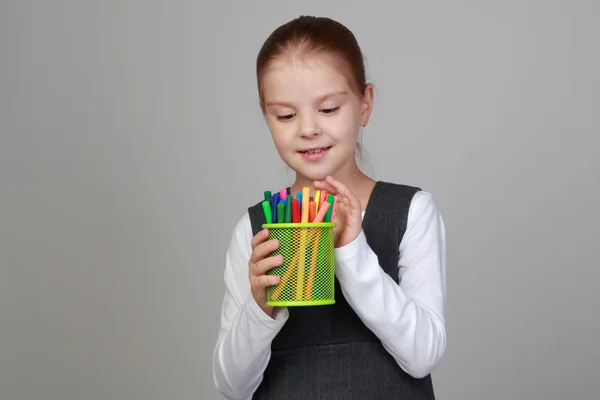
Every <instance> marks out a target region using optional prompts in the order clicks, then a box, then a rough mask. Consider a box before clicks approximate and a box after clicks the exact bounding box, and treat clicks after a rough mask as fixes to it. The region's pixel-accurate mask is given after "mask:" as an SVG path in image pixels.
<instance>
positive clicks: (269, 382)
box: [213, 181, 446, 400]
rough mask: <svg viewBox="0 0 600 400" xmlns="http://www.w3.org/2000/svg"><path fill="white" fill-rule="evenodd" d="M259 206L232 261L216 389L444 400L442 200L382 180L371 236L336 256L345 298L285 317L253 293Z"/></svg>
mask: <svg viewBox="0 0 600 400" xmlns="http://www.w3.org/2000/svg"><path fill="white" fill-rule="evenodd" d="M264 222H265V219H264V214H263V213H262V207H261V204H260V203H258V204H256V205H254V206H252V207H250V208H249V209H248V213H247V214H246V215H245V216H244V217H243V218H242V219H241V220H240V221H239V222H238V224H237V226H236V228H235V230H234V234H233V235H232V240H231V243H230V246H229V249H228V252H227V257H226V268H225V281H226V284H227V290H226V294H225V298H224V301H223V306H222V313H221V327H220V329H219V333H218V339H217V346H216V347H215V352H214V358H213V366H214V381H215V385H216V386H217V388H218V389H219V391H220V392H221V393H222V394H224V395H225V396H226V397H228V398H232V399H280V400H295V399H302V400H311V399H327V400H336V399H344V400H348V399H361V400H370V399H385V400H388V399H407V400H417V399H419V400H421V399H423V400H433V399H434V398H435V395H434V391H433V384H432V378H431V371H432V370H433V368H434V366H435V365H436V363H437V362H438V360H439V359H440V358H441V356H442V355H443V353H444V351H445V347H446V333H445V280H446V276H445V274H446V273H445V252H446V248H445V227H444V223H443V220H442V217H441V215H440V214H439V212H438V210H437V208H436V206H435V203H434V202H433V199H432V196H431V195H430V194H429V193H427V192H424V191H422V190H420V189H419V188H416V187H411V186H405V185H398V184H393V183H388V182H382V181H378V182H376V184H375V187H374V189H373V192H372V194H371V197H370V199H369V202H368V205H367V209H366V211H365V212H364V213H363V231H362V232H361V234H360V235H359V237H358V238H356V239H355V240H354V241H353V242H351V243H349V244H347V245H346V246H343V247H341V248H337V249H335V263H336V265H335V268H336V279H335V294H336V296H335V300H336V303H335V304H333V305H327V306H313V307H287V308H276V309H275V310H276V313H275V315H274V316H273V318H270V317H269V316H267V315H266V314H264V312H263V311H262V310H261V309H260V308H259V307H258V305H257V304H256V302H255V301H254V299H253V298H252V296H251V294H250V284H249V280H248V259H249V257H250V254H251V252H252V249H251V247H250V240H251V239H252V237H253V236H254V235H255V234H256V233H257V232H258V231H260V230H261V229H262V224H263V223H264Z"/></svg>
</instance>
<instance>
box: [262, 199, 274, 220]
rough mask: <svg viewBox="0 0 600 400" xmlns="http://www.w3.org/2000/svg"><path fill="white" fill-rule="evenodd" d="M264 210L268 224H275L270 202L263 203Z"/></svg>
mask: <svg viewBox="0 0 600 400" xmlns="http://www.w3.org/2000/svg"><path fill="white" fill-rule="evenodd" d="M262 208H263V211H264V213H265V219H266V220H267V224H271V223H272V222H273V217H272V214H271V202H270V201H268V200H264V201H263V202H262Z"/></svg>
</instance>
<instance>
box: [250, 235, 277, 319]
mask: <svg viewBox="0 0 600 400" xmlns="http://www.w3.org/2000/svg"><path fill="white" fill-rule="evenodd" d="M268 238H269V231H268V230H267V229H263V230H262V231H260V232H258V233H257V234H256V235H255V236H254V237H253V238H252V242H251V243H252V254H251V255H250V260H249V261H248V269H249V271H250V290H251V291H252V297H253V298H254V301H256V304H258V306H259V307H260V308H261V310H263V311H264V313H265V314H267V315H268V316H269V317H271V318H272V317H273V309H274V307H272V306H268V305H267V287H269V286H273V285H277V284H278V283H279V280H280V277H279V276H271V275H266V272H267V271H268V270H270V269H272V268H274V267H277V266H279V265H281V264H282V263H283V256H282V255H277V256H271V257H267V256H268V254H269V253H270V252H272V251H273V250H275V249H277V248H278V247H279V242H278V241H277V240H275V239H273V240H269V241H267V239H268Z"/></svg>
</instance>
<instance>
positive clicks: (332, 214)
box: [329, 196, 338, 222]
mask: <svg viewBox="0 0 600 400" xmlns="http://www.w3.org/2000/svg"><path fill="white" fill-rule="evenodd" d="M337 203H338V197H337V196H335V200H333V210H331V221H329V222H333V219H334V218H335V209H336V208H337Z"/></svg>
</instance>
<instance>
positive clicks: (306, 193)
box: [301, 187, 310, 223]
mask: <svg viewBox="0 0 600 400" xmlns="http://www.w3.org/2000/svg"><path fill="white" fill-rule="evenodd" d="M309 203H310V188H308V187H303V188H302V216H301V222H302V223H306V222H308V205H309Z"/></svg>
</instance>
